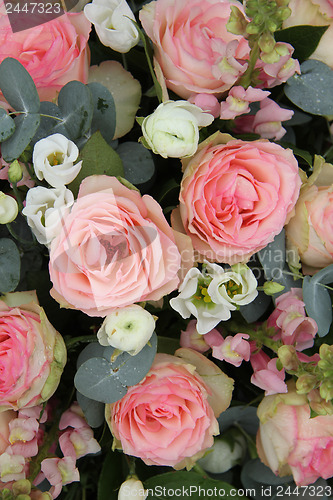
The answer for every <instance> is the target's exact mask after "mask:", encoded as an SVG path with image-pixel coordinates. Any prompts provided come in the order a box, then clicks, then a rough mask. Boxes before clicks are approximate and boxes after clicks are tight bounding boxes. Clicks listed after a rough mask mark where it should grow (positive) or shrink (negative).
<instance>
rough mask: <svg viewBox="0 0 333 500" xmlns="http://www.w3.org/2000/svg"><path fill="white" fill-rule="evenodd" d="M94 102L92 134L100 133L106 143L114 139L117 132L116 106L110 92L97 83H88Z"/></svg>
mask: <svg viewBox="0 0 333 500" xmlns="http://www.w3.org/2000/svg"><path fill="white" fill-rule="evenodd" d="M87 86H88V87H89V89H90V92H91V95H92V100H93V106H94V110H93V117H92V122H91V134H93V133H95V132H97V130H99V131H100V133H101V134H102V136H103V138H104V139H105V140H106V142H110V141H112V139H113V136H114V132H115V130H116V106H115V103H114V99H113V96H112V94H111V92H109V90H108V89H107V88H106V87H104V85H101V84H100V83H97V82H92V83H88V85H87Z"/></svg>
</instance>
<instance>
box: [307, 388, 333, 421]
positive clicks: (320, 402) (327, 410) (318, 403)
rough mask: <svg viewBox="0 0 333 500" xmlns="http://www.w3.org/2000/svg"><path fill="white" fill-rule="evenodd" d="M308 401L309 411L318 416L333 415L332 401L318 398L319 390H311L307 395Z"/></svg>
mask: <svg viewBox="0 0 333 500" xmlns="http://www.w3.org/2000/svg"><path fill="white" fill-rule="evenodd" d="M308 401H309V404H310V407H311V410H313V411H314V412H316V413H317V414H318V415H333V404H332V401H325V400H324V399H323V398H322V397H321V396H320V392H319V389H313V390H312V391H311V392H310V393H309V394H308Z"/></svg>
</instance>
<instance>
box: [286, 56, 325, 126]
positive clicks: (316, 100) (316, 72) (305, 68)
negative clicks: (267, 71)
mask: <svg viewBox="0 0 333 500" xmlns="http://www.w3.org/2000/svg"><path fill="white" fill-rule="evenodd" d="M284 91H285V94H286V96H287V97H288V99H289V100H290V101H291V102H293V103H294V104H296V106H298V107H299V108H301V109H302V110H303V111H306V112H308V113H311V114H313V115H320V116H327V115H332V114H333V70H332V69H331V68H330V67H329V66H327V65H326V64H324V63H323V62H321V61H317V60H315V59H309V60H308V61H305V62H304V63H303V64H301V74H300V75H298V74H295V75H294V76H292V77H291V78H289V80H287V84H286V85H285V87H284Z"/></svg>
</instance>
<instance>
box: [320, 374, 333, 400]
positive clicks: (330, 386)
mask: <svg viewBox="0 0 333 500" xmlns="http://www.w3.org/2000/svg"><path fill="white" fill-rule="evenodd" d="M319 392H320V395H321V397H322V398H323V399H325V401H330V400H331V399H333V380H332V379H328V380H324V382H323V383H322V384H321V386H320V387H319Z"/></svg>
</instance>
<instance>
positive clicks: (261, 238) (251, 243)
mask: <svg viewBox="0 0 333 500" xmlns="http://www.w3.org/2000/svg"><path fill="white" fill-rule="evenodd" d="M183 166H184V168H185V172H184V176H183V179H182V182H181V189H180V197H179V200H180V206H179V210H176V211H174V213H173V216H172V224H173V227H175V228H177V229H181V224H182V225H183V231H185V232H186V233H187V234H188V235H189V236H190V238H191V240H192V244H193V247H194V249H195V250H197V252H198V253H199V256H198V257H197V258H198V260H199V261H202V260H203V259H207V260H208V261H215V262H224V263H228V264H235V263H237V262H246V261H247V260H248V259H249V258H250V256H251V255H253V254H254V253H255V252H258V250H260V249H262V248H264V247H265V246H266V245H267V244H268V243H270V242H271V241H273V239H274V236H275V235H277V234H279V233H280V231H281V229H282V228H283V226H284V224H285V223H286V222H288V220H289V218H290V217H291V215H292V212H293V208H294V205H295V203H296V200H297V197H298V193H299V188H300V185H301V179H300V176H299V173H298V164H297V160H296V158H295V157H294V155H293V153H292V151H291V150H290V149H283V148H282V147H281V146H278V145H277V144H273V143H271V142H268V141H265V140H259V141H254V142H245V141H241V140H234V139H232V137H231V136H229V135H227V134H214V135H213V136H211V137H210V138H208V139H207V140H206V141H204V142H202V143H201V144H200V145H199V148H198V151H197V153H196V154H195V155H194V156H192V157H191V158H189V159H188V160H187V161H183ZM179 216H180V217H179ZM180 219H181V220H180Z"/></svg>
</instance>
